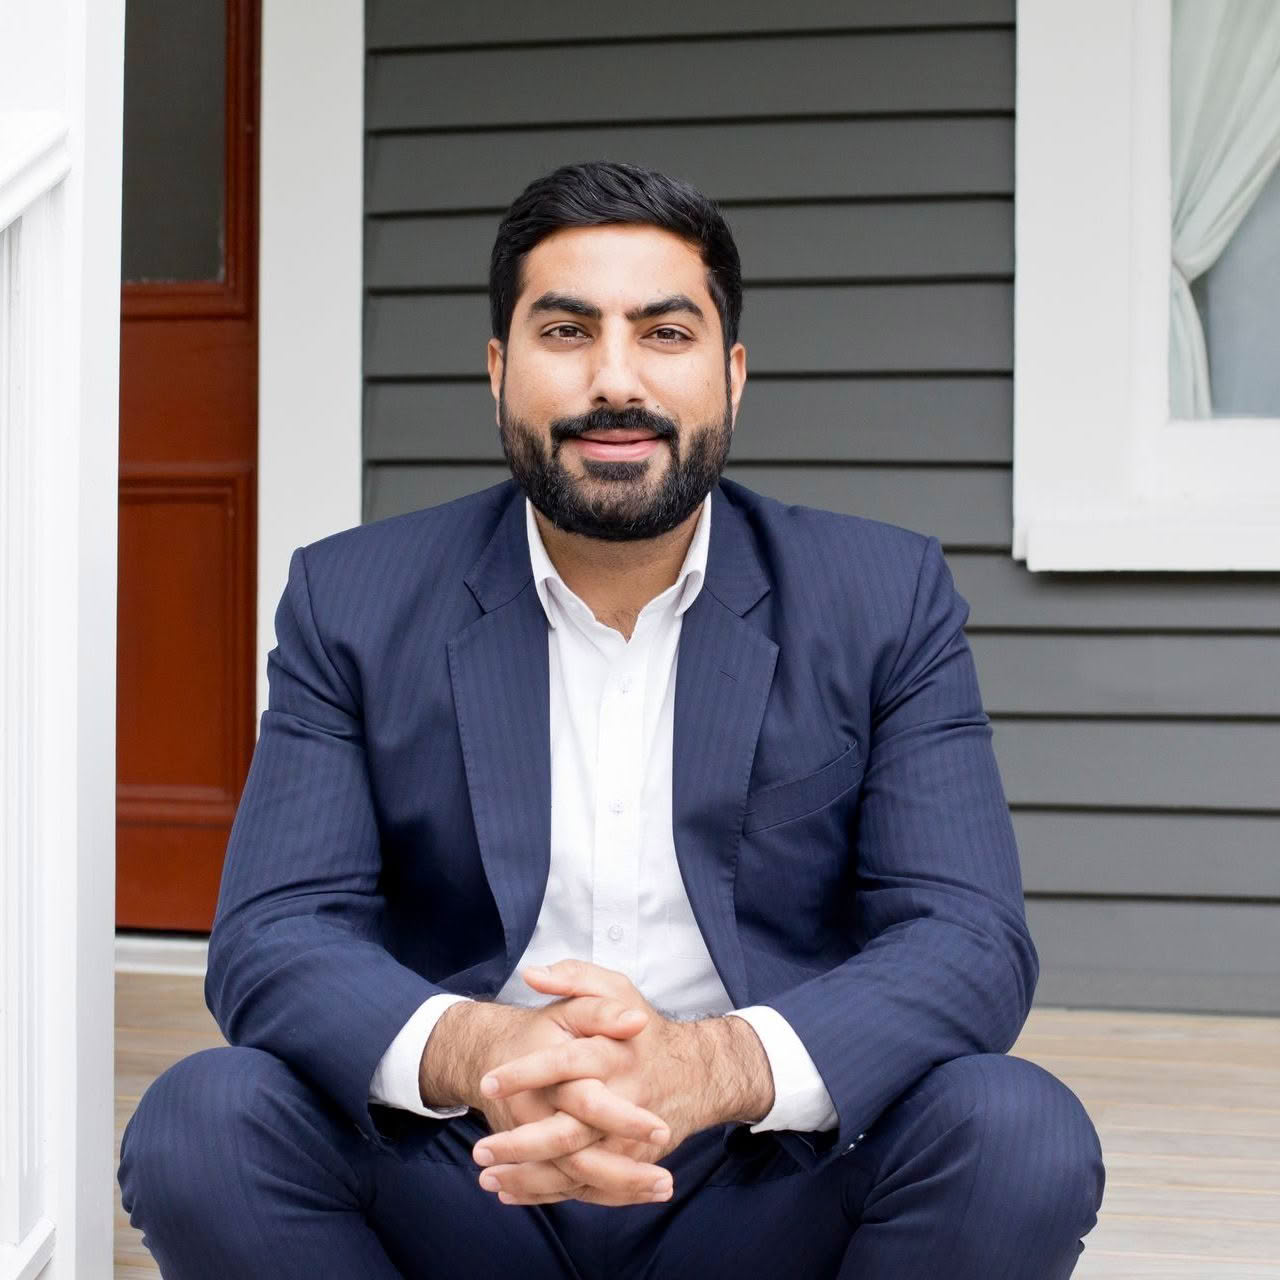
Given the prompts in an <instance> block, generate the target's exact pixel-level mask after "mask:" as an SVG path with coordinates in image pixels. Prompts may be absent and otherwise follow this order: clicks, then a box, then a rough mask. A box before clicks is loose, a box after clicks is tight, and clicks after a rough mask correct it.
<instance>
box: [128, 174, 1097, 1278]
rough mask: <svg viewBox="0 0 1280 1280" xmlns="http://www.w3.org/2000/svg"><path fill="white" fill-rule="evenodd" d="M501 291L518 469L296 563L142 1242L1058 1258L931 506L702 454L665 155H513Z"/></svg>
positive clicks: (603, 1254) (736, 312)
mask: <svg viewBox="0 0 1280 1280" xmlns="http://www.w3.org/2000/svg"><path fill="white" fill-rule="evenodd" d="M490 301H491V307H492V313H493V315H492V319H493V334H494V337H493V339H492V340H491V341H490V343H489V349H488V362H489V376H490V383H491V387H492V389H493V393H494V397H495V400H496V401H497V421H498V426H499V429H500V433H501V439H502V443H503V448H504V451H505V454H506V457H507V460H508V462H509V464H510V467H511V470H512V473H513V480H512V481H510V482H507V483H504V484H500V485H497V486H494V487H493V488H491V489H488V490H485V491H484V492H482V493H478V494H474V495H471V496H469V497H466V498H462V499H460V500H458V501H455V502H452V503H447V504H445V505H443V506H440V507H435V508H431V509H428V510H423V511H418V512H413V513H411V514H409V515H406V516H401V517H397V518H394V519H390V520H383V521H379V522H376V523H373V524H370V525H366V526H364V527H362V528H359V529H353V530H349V531H346V532H343V533H340V534H337V535H334V536H332V537H329V538H325V539H323V540H322V541H320V542H317V543H315V544H312V545H310V546H308V547H305V548H302V549H301V550H299V551H297V552H295V553H294V556H293V560H292V563H291V565H290V572H289V583H288V586H287V587H286V589H285V593H284V597H283V599H282V601H281V603H280V608H279V610H278V612H277V615H276V629H277V637H278V644H277V647H276V648H275V649H274V650H273V651H272V653H271V655H270V658H269V673H270V677H271V702H270V709H269V710H268V711H267V712H266V713H265V714H264V716H263V720H262V731H261V736H260V739H259V742H258V746H257V750H256V752H255V755H254V759H253V765H252V768H251V770H250V774H249V778H248V782H247V784H246V788H245V792H244V795H243V798H242V800H241V804H240V808H239V811H238V813H237V817H236V822H235V826H234V828H233V830H232V834H231V840H230V844H229V848H228V855H227V863H226V869H225V872H224V876H223V883H222V891H221V897H220V900H219V905H218V914H217V920H216V923H215V927H214V931H213V936H212V938H211V939H210V954H209V973H208V980H207V984H206V994H207V998H208V1001H209V1005H210V1008H211V1009H212V1010H213V1012H214V1014H215V1015H216V1017H217V1019H218V1022H219V1024H220V1026H221V1027H222V1029H223V1031H224V1033H225V1034H226V1036H227V1038H228V1040H229V1041H230V1042H231V1045H232V1046H235V1047H229V1048H222V1049H215V1050H209V1051H206V1052H205V1053H201V1054H196V1055H194V1056H192V1057H190V1058H187V1059H185V1060H184V1061H182V1062H180V1063H178V1064H177V1065H176V1066H174V1067H173V1068H171V1069H170V1070H169V1071H167V1072H165V1073H164V1074H163V1075H162V1076H161V1077H160V1078H159V1079H158V1080H157V1081H156V1082H155V1083H154V1084H153V1085H152V1086H151V1088H150V1089H149V1090H148V1091H147V1093H146V1095H145V1096H144V1097H143V1099H142V1101H141V1103H140V1105H139V1107H138V1110H137V1112H136V1114H135V1115H134V1117H133V1118H132V1120H131V1122H130V1124H129V1127H128V1129H127V1130H126V1133H125V1138H124V1142H123V1155H122V1161H121V1167H120V1181H121V1186H122V1188H123V1193H124V1197H123V1198H124V1205H125V1207H126V1209H127V1210H128V1211H129V1212H130V1214H131V1219H132V1221H133V1222H134V1224H135V1225H138V1226H140V1227H141V1229H142V1230H143V1231H144V1233H145V1236H146V1240H147V1243H148V1245H149V1246H150V1248H151V1249H152V1251H153V1253H154V1254H155V1255H156V1257H157V1259H158V1260H159V1262H160V1265H161V1268H162V1270H163V1272H164V1274H165V1275H166V1276H171V1277H206V1276H207V1277H215V1276H216V1277H226V1276H236V1275H271V1276H299V1277H302V1276H307V1277H313V1276H341V1277H378V1278H383V1277H393V1276H396V1275H400V1274H404V1275H432V1276H437V1275H438V1276H491V1275H492V1276H499V1275H507V1274H510V1273H512V1272H513V1271H514V1270H515V1269H516V1268H518V1269H519V1273H520V1274H521V1275H524V1276H535V1277H542V1276H574V1275H580V1276H603V1275H606V1274H608V1275H611V1276H612V1275H620V1276H637V1277H639V1276H646V1277H681V1276H721V1275H739V1276H746V1277H753V1276H800V1277H823V1276H840V1277H849V1278H852V1277H859V1278H860V1280H909V1278H910V1277H936V1276H947V1277H950V1278H952V1280H964V1278H969V1277H972V1278H975V1280H976V1278H977V1277H983V1278H984V1280H996V1278H998V1277H1005V1278H1013V1277H1019V1278H1025V1280H1055V1278H1057V1277H1064V1276H1067V1275H1069V1274H1070V1272H1071V1271H1072V1268H1073V1267H1074V1264H1075V1261H1076V1259H1077V1257H1078V1255H1079V1253H1080V1251H1081V1249H1082V1248H1083V1246H1082V1244H1081V1240H1080V1237H1081V1236H1082V1235H1084V1234H1086V1233H1087V1232H1088V1231H1089V1230H1090V1229H1091V1227H1092V1226H1093V1225H1094V1222H1095V1221H1096V1211H1097V1208H1098V1206H1099V1203H1100V1200H1101V1195H1102V1189H1103V1182H1104V1170H1103V1165H1102V1160H1101V1151H1100V1148H1099V1144H1098V1139H1097V1135H1096V1133H1095V1131H1094V1129H1093V1126H1092V1124H1091V1123H1090V1121H1089V1119H1088V1116H1087V1115H1086V1114H1085V1111H1084V1109H1083V1107H1082V1106H1081V1104H1080V1102H1079V1100H1078V1099H1077V1098H1076V1097H1075V1095H1074V1094H1073V1093H1072V1092H1071V1091H1070V1090H1069V1089H1067V1088H1066V1087H1065V1086H1064V1085H1063V1084H1062V1083H1061V1082H1060V1081H1058V1080H1057V1079H1056V1078H1055V1077H1053V1076H1052V1075H1050V1074H1049V1073H1048V1072H1046V1071H1044V1070H1043V1069H1042V1068H1040V1067H1038V1066H1036V1065H1034V1064H1032V1063H1030V1062H1027V1061H1025V1060H1022V1059H1018V1058H1012V1057H1009V1056H1008V1055H1007V1054H1006V1052H1005V1051H1006V1050H1007V1049H1008V1048H1009V1047H1010V1046H1011V1045H1012V1043H1013V1042H1014V1040H1015V1039H1016V1037H1017V1035H1018V1032H1019V1030H1020V1029H1021V1027H1022V1025H1023V1023H1024V1021H1025V1019H1026V1016H1027V1012H1028V1009H1029V1007H1030V1004H1031V998H1032V993H1033V990H1034V987H1035V983H1036V980H1037V977H1038V960H1037V956H1036V952H1035V948H1034V946H1033V945H1032V942H1031V939H1030V936H1029V934H1028V931H1027V926H1026V921H1025V916H1024V909H1023V901H1022V885H1021V876H1020V871H1019V866H1018V856H1017V850H1016V847H1015V844H1014V839H1013V834H1012V829H1011V824H1010V821H1009V813H1008V807H1007V804H1006V802H1005V799H1004V795H1003V792H1002V788H1001V783H1000V778H999V774H998V771H997V768H996V764H995V760H994V756H993V754H992V751H991V742H990V739H991V729H990V725H989V722H988V720H987V717H986V715H985V714H984V712H983V710H982V706H981V701H980V696H979V691H978V686H977V681H976V677H975V674H974V668H973V662H972V658H971V656H970V652H969V649H968V645H967V642H966V640H965V637H964V634H963V626H964V623H965V621H966V620H967V617H968V606H967V605H966V604H965V602H964V601H963V599H962V598H961V597H960V596H959V595H958V594H957V593H956V591H955V589H954V587H953V585H952V581H951V577H950V574H949V572H948V570H947V567H946V565H945V562H944V560H943V557H942V554H941V552H940V549H939V546H938V542H937V540H936V539H935V538H931V537H925V536H923V535H921V534H917V533H912V532H910V531H907V530H904V529H899V528H897V527H895V526H892V525H888V524H883V523H878V522H875V521H871V520H865V519H860V518H856V517H848V516H841V515H837V514H834V513H831V512H825V511H820V510H816V509H813V508H808V507H787V506H784V505H783V504H781V503H778V502H775V501H772V500H770V499H768V498H765V497H763V496H761V495H759V494H756V493H753V492H752V491H750V490H748V489H746V488H745V487H743V486H741V485H738V484H735V483H733V482H731V481H727V480H721V479H720V474H721V470H722V468H723V466H724V463H725V459H726V457H727V455H728V451H729V442H730V437H731V434H732V431H733V426H734V422H735V420H736V416H737V411H738V407H739V403H740V401H741V397H742V392H743V387H744V385H745V382H746V351H745V348H744V347H743V345H742V344H741V343H740V342H739V341H738V340H737V331H738V321H739V316H740V311H741V277H740V269H739V263H738V255H737V251H736V248H735V247H734V243H733V239H732V236H731V234H730V232H729V229H728V227H727V226H726V224H725V222H724V220H723V218H722V216H721V215H720V213H719V212H718V210H717V209H716V207H715V206H714V205H713V204H712V203H711V202H710V201H708V200H707V199H706V198H705V197H703V196H702V195H701V194H700V193H698V192H697V191H696V190H694V189H693V188H692V187H690V186H688V185H687V184H685V183H683V182H679V181H676V180H674V179H671V178H668V177H666V176H664V175H662V174H659V173H655V172H652V171H649V170H644V169H640V168H636V167H633V166H630V165H624V164H613V163H590V164H582V165H571V166H566V167H563V168H561V169H557V170H556V171H555V172H553V173H551V174H549V175H548V176H546V177H545V178H543V179H540V180H539V181H537V182H535V183H533V184H531V186H530V187H528V188H527V189H526V190H525V191H524V192H523V193H522V194H521V195H520V196H519V198H518V199H517V200H516V201H515V203H514V204H513V205H512V207H511V209H510V210H509V211H508V213H507V215H506V217H505V219H504V220H503V222H502V225H501V227H500V229H499V232H498V236H497V240H496V243H495V246H494V251H493V256H492V261H491V270H490ZM424 340H429V339H424ZM781 425H782V424H779V427H780V429H781Z"/></svg>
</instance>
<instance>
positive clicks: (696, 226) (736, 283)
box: [489, 160, 742, 352]
mask: <svg viewBox="0 0 1280 1280" xmlns="http://www.w3.org/2000/svg"><path fill="white" fill-rule="evenodd" d="M609 223H647V224H649V225H651V226H655V227H661V228H662V229H663V230H665V231H671V232H674V233H675V234H676V235H678V236H681V237H682V238H683V239H685V240H688V241H691V242H692V243H694V244H696V245H697V246H698V249H699V252H700V254H701V257H702V261H703V265H704V266H705V267H706V268H707V292H708V293H710V294H711V299H712V301H713V302H714V303H715V304H716V310H717V311H718V312H719V313H720V328H721V331H722V332H723V334H724V347H725V351H726V352H727V351H728V350H729V348H730V347H731V346H733V344H734V343H735V342H737V340H738V321H739V319H740V318H741V316H742V267H741V265H740V263H739V261H738V246H737V245H736V244H734V241H733V233H732V232H731V231H730V230H729V224H728V223H727V222H725V220H724V215H723V214H722V213H721V212H720V210H719V208H718V207H717V206H716V205H715V204H714V203H713V202H712V201H711V200H709V199H707V197H706V196H704V195H703V194H702V192H701V191H699V190H698V189H697V188H696V187H694V186H691V185H690V184H689V183H687V182H684V181H682V180H681V179H679V178H670V177H668V176H667V175H666V174H664V173H659V172H657V170H655V169H642V168H640V167H639V166H637V165H633V164H623V163H621V162H619V161H612V160H591V161H586V162H584V163H581V164H566V165H561V166H560V168H558V169H555V170H553V171H552V172H551V173H548V174H546V175H545V176H544V177H541V178H537V179H535V180H534V181H533V182H531V183H530V184H529V185H528V186H527V187H525V189H524V190H523V191H522V192H521V193H520V194H519V195H518V196H517V197H516V198H515V200H513V201H512V203H511V207H510V208H509V209H508V210H507V212H506V214H505V215H504V217H503V219H502V222H501V224H500V225H499V227H498V234H497V238H496V239H495V240H494V242H493V253H492V255H491V256H490V259H489V311H490V315H491V318H492V323H493V336H494V337H495V338H499V339H501V340H502V341H503V342H506V340H507V337H508V335H509V334H510V332H511V317H512V315H513V314H514V312H515V306H516V298H517V297H519V295H520V290H521V288H522V287H523V279H522V275H523V268H524V259H525V255H526V254H527V253H528V252H529V250H530V249H532V248H533V247H534V246H535V245H536V244H537V243H538V242H539V241H540V240H542V239H544V238H545V237H547V236H549V235H550V234H551V233H552V232H553V231H559V230H560V229H561V228H562V227H599V226H605V225H607V224H609Z"/></svg>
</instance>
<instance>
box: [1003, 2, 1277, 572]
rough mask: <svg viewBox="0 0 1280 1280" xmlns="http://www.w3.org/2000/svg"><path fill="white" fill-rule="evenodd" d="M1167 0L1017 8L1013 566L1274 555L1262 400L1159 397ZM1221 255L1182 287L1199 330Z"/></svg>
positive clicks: (1203, 563)
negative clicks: (1195, 284) (1191, 291)
mask: <svg viewBox="0 0 1280 1280" xmlns="http://www.w3.org/2000/svg"><path fill="white" fill-rule="evenodd" d="M1172 17H1173V15H1172V4H1171V0H1072V2H1071V3H1067V2H1065V0H1058V2H1053V3H1045V2H1044V0H1024V2H1023V3H1020V4H1019V6H1018V37H1017V38H1018V88H1017V135H1016V138H1017V140H1016V165H1017V189H1016V202H1015V216H1014V237H1015V246H1016V276H1015V285H1014V300H1015V330H1014V511H1013V515H1014V555H1015V556H1016V557H1018V558H1019V559H1024V560H1025V561H1026V563H1027V567H1028V568H1029V569H1032V570H1042V569H1044V570H1048V569H1052V570H1097V569H1134V570H1137V569H1182V570H1245V569H1253V570H1274V569H1280V411H1277V410H1273V411H1274V412H1277V414H1278V416H1277V417H1271V416H1247V415H1243V414H1242V415H1241V416H1230V417H1228V416H1218V417H1208V418H1199V419H1196V418H1175V417H1173V416H1172V414H1171V411H1170V394H1169V386H1170V357H1169V344H1170V305H1169V297H1170V294H1169V287H1170V264H1171V262H1172V240H1173V237H1172V209H1173V201H1172V190H1171V161H1170V129H1171V108H1170V93H1171V79H1172V77H1171V50H1172ZM1266 209H1267V206H1266V205H1260V206H1258V208H1257V210H1256V216H1258V217H1265V216H1266ZM1264 239H1265V237H1264ZM1246 251H1247V245H1246V244H1245V242H1243V241H1242V242H1241V243H1240V245H1238V246H1236V253H1237V254H1238V253H1240V252H1246ZM1234 259H1235V255H1234V254H1233V256H1232V257H1227V256H1226V255H1225V251H1224V257H1223V258H1222V259H1220V264H1221V265H1220V266H1219V268H1218V274H1217V275H1216V276H1215V275H1213V274H1212V273H1210V274H1209V276H1208V277H1207V278H1206V279H1205V282H1204V284H1203V285H1201V287H1200V293H1201V296H1202V297H1203V298H1205V299H1207V307H1208V312H1207V314H1208V320H1209V328H1210V329H1212V327H1213V323H1214V315H1215V310H1214V306H1215V298H1216V299H1218V300H1219V302H1220V306H1221V305H1225V304H1221V299H1222V298H1223V297H1224V296H1225V295H1224V294H1223V287H1224V281H1225V280H1226V279H1227V276H1228V273H1229V272H1230V271H1231V270H1233V264H1234V265H1238V264H1235V263H1234ZM1193 296H1194V295H1193ZM1272 297H1274V295H1272ZM1232 305H1237V304H1232ZM1272 305H1274V304H1272ZM1216 314H1217V315H1218V316H1219V325H1218V341H1219V343H1221V341H1223V340H1225V339H1226V337H1227V335H1228V333H1229V330H1228V329H1227V327H1226V324H1225V322H1223V321H1222V320H1221V310H1220V309H1219V311H1218V312H1217V313H1216ZM1209 341H1210V343H1212V342H1214V341H1215V339H1213V338H1212V337H1211V338H1210V339H1209ZM1272 349H1274V343H1273V344H1272ZM1246 356H1247V353H1246V352H1244V351H1240V352H1239V358H1240V359H1245V358H1246ZM1211 358H1212V355H1211ZM1219 363H1220V364H1221V358H1220V360H1219ZM1273 363H1274V362H1273ZM1270 374H1271V376H1274V370H1272V371H1270ZM1224 376H1225V375H1224ZM1271 403H1272V404H1273V405H1274V400H1273V401H1272V402H1271Z"/></svg>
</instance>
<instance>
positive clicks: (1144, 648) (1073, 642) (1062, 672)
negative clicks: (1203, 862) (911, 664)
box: [971, 632, 1280, 862]
mask: <svg viewBox="0 0 1280 1280" xmlns="http://www.w3.org/2000/svg"><path fill="white" fill-rule="evenodd" d="M971 643H972V645H973V651H974V656H975V659H976V661H977V665H978V675H979V678H980V679H981V682H982V690H983V695H984V702H985V704H986V708H987V711H988V712H989V713H990V714H992V715H1003V714H1014V715H1036V714H1040V715H1044V714H1053V715H1073V716H1273V717H1280V679H1278V678H1277V675H1278V674H1280V635H1266V636H1222V635H1195V636H1166V635H1150V634H1142V633H1138V634H1130V635H1079V634H1072V633H1069V632H1068V633H1059V634H1050V635H1037V634H1028V633H1019V634H1013V635H1010V634H1009V633H1007V632H1006V633H1003V634H1002V633H999V632H987V633H983V634H979V635H974V636H972V637H971ZM1276 779H1277V789H1278V790H1280V769H1278V770H1277V773H1276ZM1277 861H1278V862H1280V846H1278V854H1277Z"/></svg>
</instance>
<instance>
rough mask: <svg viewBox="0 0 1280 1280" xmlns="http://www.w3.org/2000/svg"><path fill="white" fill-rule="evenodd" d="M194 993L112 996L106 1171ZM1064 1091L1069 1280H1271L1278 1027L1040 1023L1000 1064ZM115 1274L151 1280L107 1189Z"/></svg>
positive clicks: (1153, 1021) (1266, 1023) (1144, 1018)
mask: <svg viewBox="0 0 1280 1280" xmlns="http://www.w3.org/2000/svg"><path fill="white" fill-rule="evenodd" d="M222 1042H223V1041H222V1037H221V1036H220V1035H219V1033H218V1030H217V1028H216V1026H215V1025H214V1023H213V1019H212V1018H211V1017H210V1016H209V1014H208V1012H207V1011H206V1009H205V1007H204V1001H203V998H202V994H201V983H200V980H199V979H198V978H177V977H168V976H160V975H155V974H120V975H118V977H117V980H116V1158H117V1160H118V1158H119V1148H120V1134H121V1131H122V1130H123V1128H124V1126H125V1123H126V1122H127V1120H128V1118H129V1116H130V1115H132V1113H133V1108H134V1107H135V1106H136V1104H137V1101H138V1098H139V1097H140V1096H141V1094H142V1091H143V1090H144V1089H145V1088H146V1086H147V1085H148V1084H149V1083H150V1082H151V1081H152V1080H153V1079H154V1078H155V1077H156V1076H157V1075H159V1073H160V1072H161V1071H163V1070H164V1069H165V1068H166V1067H167V1066H168V1065H169V1064H170V1063H172V1062H175V1061H177V1059H179V1058H181V1057H184V1056H185V1055H186V1054H188V1053H194V1052H195V1051H196V1050H197V1049H202V1048H205V1047H206V1046H209V1045H216V1044H221V1043H222ZM1011 1052H1012V1053H1013V1054H1015V1055H1016V1056H1018V1057H1021V1058H1029V1059H1031V1060H1032V1061H1034V1062H1038V1063H1039V1064H1040V1065H1041V1066H1043V1067H1044V1068H1045V1069H1046V1070H1048V1071H1051V1072H1053V1074H1054V1075H1056V1076H1058V1078H1059V1079H1061V1080H1063V1081H1064V1082H1065V1083H1066V1084H1067V1085H1069V1086H1070V1087H1071V1088H1072V1089H1073V1090H1074V1091H1075V1093H1076V1094H1077V1095H1078V1096H1079V1098H1080V1100H1081V1101H1082V1102H1083V1103H1084V1104H1085V1107H1086V1108H1087V1110H1088V1112H1089V1114H1090V1115H1091V1116H1092V1117H1093V1121H1094V1123H1095V1124H1096V1125H1097V1128H1098V1132H1099V1135H1100V1136H1101V1139H1102V1148H1103V1152H1104V1155H1105V1158H1106V1164H1107V1186H1106V1193H1105V1196H1104V1198H1103V1204H1102V1210H1101V1212H1100V1214H1099V1216H1098V1225H1097V1226H1096V1227H1095V1228H1094V1230H1093V1231H1091V1232H1090V1233H1089V1235H1088V1236H1086V1237H1085V1251H1084V1253H1083V1254H1082V1255H1081V1258H1080V1262H1079V1264H1078V1266H1077V1267H1076V1270H1075V1272H1074V1276H1075V1277H1079V1280H1101V1278H1102V1277H1106V1278H1107V1280H1118V1278H1119V1277H1124V1280H1144V1278H1145V1277H1156V1276H1158V1277H1161V1280H1183V1278H1184V1277H1203V1278H1204V1280H1263V1278H1264V1277H1265V1278H1269V1280H1280V1018H1252V1017H1219V1016H1213V1015H1206V1014H1190V1015H1175V1014H1161V1013H1128V1012H1116V1011H1111V1010H1107V1011H1096V1010H1084V1009H1053V1008H1044V1009H1035V1010H1033V1011H1032V1014H1031V1017H1030V1019H1029V1020H1028V1022H1027V1025H1026V1027H1025V1028H1024V1029H1023V1033H1022V1035H1021V1037H1019V1039H1018V1042H1017V1044H1015V1045H1014V1046H1013V1049H1012V1050H1011ZM115 1274H116V1276H117V1278H127V1280H141V1277H151V1276H156V1275H158V1274H159V1272H158V1271H157V1269H156V1267H155V1265H154V1264H153V1263H152V1261H151V1258H150V1255H149V1254H148V1253H147V1251H146V1249H145V1248H144V1247H143V1244H142V1240H141V1237H140V1235H139V1234H138V1233H137V1232H136V1231H134V1230H133V1228H132V1227H130V1226H129V1223H128V1221H127V1219H126V1218H125V1216H124V1213H123V1211H122V1210H121V1208H120V1193H119V1188H118V1187H117V1188H116V1232H115Z"/></svg>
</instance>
